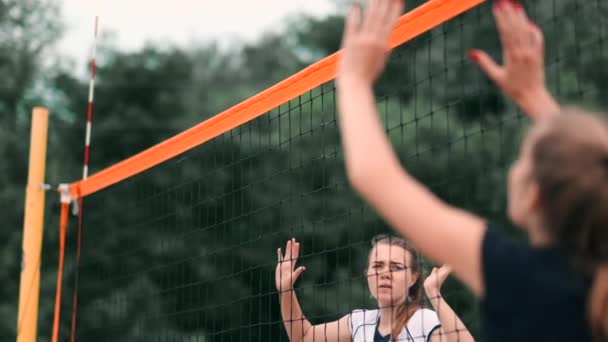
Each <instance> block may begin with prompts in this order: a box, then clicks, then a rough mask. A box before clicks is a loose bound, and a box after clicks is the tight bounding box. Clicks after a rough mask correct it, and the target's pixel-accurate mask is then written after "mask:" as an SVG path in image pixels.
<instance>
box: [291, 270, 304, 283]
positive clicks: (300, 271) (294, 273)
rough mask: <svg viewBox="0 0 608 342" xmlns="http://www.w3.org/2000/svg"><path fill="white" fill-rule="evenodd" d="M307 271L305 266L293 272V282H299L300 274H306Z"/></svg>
mask: <svg viewBox="0 0 608 342" xmlns="http://www.w3.org/2000/svg"><path fill="white" fill-rule="evenodd" d="M305 270H306V267H304V266H300V267H298V268H296V270H295V271H294V272H293V278H292V279H293V282H294V283H295V281H296V280H298V278H299V277H300V274H302V272H304V271H305Z"/></svg>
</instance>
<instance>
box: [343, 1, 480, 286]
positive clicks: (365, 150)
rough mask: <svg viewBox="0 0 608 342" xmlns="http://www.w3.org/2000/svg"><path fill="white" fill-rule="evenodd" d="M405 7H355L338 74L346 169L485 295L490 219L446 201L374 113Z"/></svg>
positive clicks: (388, 215)
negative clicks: (400, 152) (417, 174)
mask: <svg viewBox="0 0 608 342" xmlns="http://www.w3.org/2000/svg"><path fill="white" fill-rule="evenodd" d="M402 10H403V2H402V1H400V0H387V1H377V0H371V1H370V3H369V6H368V9H367V11H366V13H365V16H363V15H362V11H361V9H360V8H358V7H355V8H354V9H353V11H352V12H351V14H350V15H349V17H348V19H347V23H346V28H345V34H344V38H343V46H344V49H343V55H342V60H341V63H340V72H339V76H338V79H337V86H338V98H339V108H340V128H341V133H342V141H343V145H344V154H345V161H346V170H347V173H348V177H349V180H350V182H351V184H352V185H353V187H354V188H355V189H356V190H357V191H358V192H359V193H360V194H361V195H362V197H363V198H365V199H366V200H367V201H368V202H369V203H370V204H371V205H372V206H373V207H374V208H375V209H376V210H377V211H378V212H379V213H380V214H381V215H382V216H383V217H384V218H385V220H386V221H387V222H389V223H390V224H391V225H392V226H393V227H394V229H396V230H397V231H398V232H399V233H401V234H403V235H404V236H406V237H407V238H409V239H410V240H411V241H412V242H413V243H414V244H415V245H416V246H417V247H418V248H419V249H420V250H421V251H422V252H423V253H424V254H426V255H428V256H429V257H431V258H432V259H434V260H435V261H437V262H440V263H450V264H451V265H453V267H454V271H455V273H456V275H457V276H458V277H460V279H462V280H463V281H464V282H465V283H466V284H467V285H469V286H470V287H471V288H472V289H473V290H474V291H475V292H476V293H478V294H480V293H481V292H482V289H483V284H482V277H481V266H480V262H481V261H480V260H481V243H482V239H483V235H484V232H485V229H486V228H485V223H484V221H483V220H482V219H480V218H478V217H476V216H474V215H471V214H469V213H467V212H464V211H461V210H458V209H455V208H452V207H450V206H448V205H446V204H445V203H443V202H442V201H441V200H440V199H439V198H437V197H436V196H434V195H433V194H432V193H431V192H430V191H429V190H427V189H426V188H425V187H424V186H423V185H422V184H420V183H419V182H418V181H416V180H415V179H414V178H413V177H412V176H410V175H409V174H408V173H407V172H406V171H405V170H404V169H403V168H402V167H401V165H400V163H399V160H398V159H397V157H396V155H395V153H394V151H393V149H392V146H391V145H390V142H389V141H388V139H387V137H386V134H385V132H384V130H383V128H382V125H381V122H380V120H379V118H378V113H377V111H376V106H375V98H374V95H373V91H372V86H373V83H374V81H375V79H376V78H377V77H378V76H379V74H380V73H381V71H382V69H383V68H384V65H385V63H386V59H387V56H388V52H387V46H388V40H389V37H390V34H391V32H392V30H393V28H394V25H395V22H396V19H397V18H398V17H399V15H400V14H401V11H402ZM447 246H449V248H446V247H447Z"/></svg>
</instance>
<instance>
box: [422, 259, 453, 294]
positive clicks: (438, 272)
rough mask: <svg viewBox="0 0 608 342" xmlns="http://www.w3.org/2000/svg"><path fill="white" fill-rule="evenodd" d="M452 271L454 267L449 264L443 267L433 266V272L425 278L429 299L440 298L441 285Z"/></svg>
mask: <svg viewBox="0 0 608 342" xmlns="http://www.w3.org/2000/svg"><path fill="white" fill-rule="evenodd" d="M450 272H452V268H451V267H450V266H447V265H443V266H441V268H437V267H433V270H432V271H431V274H429V276H428V277H426V279H425V280H424V291H425V292H426V296H427V297H428V298H429V299H431V300H432V299H433V298H438V297H440V296H441V285H443V283H444V282H445V280H446V279H447V278H448V276H449V275H450Z"/></svg>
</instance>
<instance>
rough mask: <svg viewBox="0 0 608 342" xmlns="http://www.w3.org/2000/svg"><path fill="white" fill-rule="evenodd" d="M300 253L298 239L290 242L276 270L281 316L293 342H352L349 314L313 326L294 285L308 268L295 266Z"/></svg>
mask: <svg viewBox="0 0 608 342" xmlns="http://www.w3.org/2000/svg"><path fill="white" fill-rule="evenodd" d="M299 253H300V243H299V242H297V241H296V240H295V239H291V240H289V241H288V242H287V246H286V248H285V255H283V253H282V252H281V249H280V248H279V249H278V250H277V254H278V264H277V268H276V272H275V282H276V286H277V290H278V291H279V300H280V303H281V316H282V318H283V324H284V325H285V331H286V332H287V335H288V336H289V340H290V341H292V342H300V341H311V342H313V341H328V342H350V341H351V335H350V328H349V321H348V315H347V316H344V317H342V318H341V319H339V320H337V321H334V322H330V323H323V324H319V325H312V324H311V323H310V322H309V321H308V320H307V319H306V317H304V314H303V313H302V308H301V307H300V303H299V302H298V298H297V296H296V293H295V291H294V289H293V285H294V283H295V282H296V280H297V279H298V277H299V276H300V274H302V272H303V271H304V270H305V269H306V268H305V267H303V266H300V267H298V268H297V269H296V268H295V265H296V262H297V261H298V256H299Z"/></svg>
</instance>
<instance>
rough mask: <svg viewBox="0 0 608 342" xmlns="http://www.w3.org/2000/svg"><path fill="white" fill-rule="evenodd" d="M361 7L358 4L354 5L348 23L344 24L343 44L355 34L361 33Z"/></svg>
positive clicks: (347, 19)
mask: <svg viewBox="0 0 608 342" xmlns="http://www.w3.org/2000/svg"><path fill="white" fill-rule="evenodd" d="M361 17H362V14H361V6H360V5H359V4H357V3H355V4H354V5H353V7H352V8H351V10H350V13H349V14H348V17H346V22H345V23H344V35H343V37H342V44H343V45H344V43H345V42H346V41H347V40H348V39H349V38H350V37H352V36H353V35H354V34H356V33H357V31H359V26H360V25H361Z"/></svg>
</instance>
